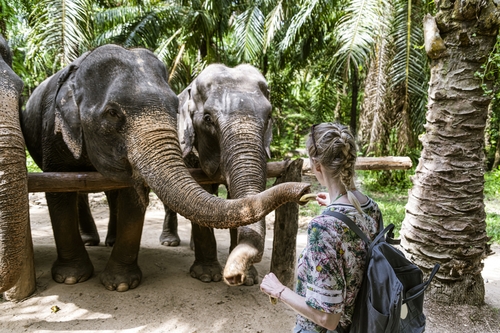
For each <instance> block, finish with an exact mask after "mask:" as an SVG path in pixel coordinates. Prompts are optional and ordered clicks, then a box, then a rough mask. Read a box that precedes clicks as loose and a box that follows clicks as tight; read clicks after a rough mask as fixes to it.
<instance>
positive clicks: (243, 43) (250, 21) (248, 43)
mask: <svg viewBox="0 0 500 333" xmlns="http://www.w3.org/2000/svg"><path fill="white" fill-rule="evenodd" d="M264 22H265V17H264V15H263V13H262V12H261V11H260V9H259V8H258V7H257V6H253V7H250V8H248V9H247V10H246V11H244V12H243V13H241V14H240V15H238V16H237V17H236V20H235V23H234V33H235V38H236V50H237V54H236V56H237V58H238V59H240V60H241V61H244V62H252V60H255V59H257V58H258V57H259V55H260V54H261V52H262V50H263V47H264Z"/></svg>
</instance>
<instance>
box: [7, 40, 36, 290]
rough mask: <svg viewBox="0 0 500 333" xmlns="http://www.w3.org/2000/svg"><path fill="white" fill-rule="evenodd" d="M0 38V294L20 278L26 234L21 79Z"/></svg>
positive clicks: (26, 198)
mask: <svg viewBox="0 0 500 333" xmlns="http://www.w3.org/2000/svg"><path fill="white" fill-rule="evenodd" d="M11 66H12V54H11V51H10V48H9V46H8V44H7V42H6V41H5V39H4V38H3V37H2V36H1V35H0V293H3V292H4V291H6V290H8V289H10V288H12V287H13V286H14V285H15V283H16V282H17V281H18V280H19V278H20V276H21V273H22V271H21V269H22V267H21V264H22V262H23V259H24V258H23V255H24V254H25V249H26V247H27V246H28V244H27V241H28V240H27V237H26V235H27V233H28V232H29V229H28V228H29V203H28V187H27V184H28V183H27V173H26V153H25V150H24V139H23V136H22V132H21V126H20V123H19V108H20V105H21V103H20V96H21V92H22V89H23V82H22V80H21V79H20V78H19V77H18V76H17V75H16V74H15V73H14V72H13V71H12V68H11Z"/></svg>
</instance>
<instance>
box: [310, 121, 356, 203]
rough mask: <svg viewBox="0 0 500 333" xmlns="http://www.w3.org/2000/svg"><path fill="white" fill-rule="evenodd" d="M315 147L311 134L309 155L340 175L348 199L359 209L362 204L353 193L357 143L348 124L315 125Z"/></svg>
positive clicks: (334, 176) (335, 175)
mask: <svg viewBox="0 0 500 333" xmlns="http://www.w3.org/2000/svg"><path fill="white" fill-rule="evenodd" d="M314 139H315V140H314V141H315V142H316V147H314V144H313V140H312V138H311V136H309V138H308V139H307V142H306V146H307V150H308V152H309V156H311V158H313V160H315V161H317V162H319V163H320V164H321V165H322V166H323V167H325V168H326V169H327V170H328V171H330V175H331V177H333V178H336V177H339V179H340V182H341V183H342V185H344V187H345V191H346V194H347V199H348V200H349V202H350V203H351V204H352V205H353V206H354V207H355V208H356V210H358V211H359V212H362V210H361V204H360V203H359V201H358V199H357V198H356V196H355V195H354V193H352V186H351V184H352V183H353V178H354V173H355V172H354V166H355V164H356V143H355V141H354V137H353V136H352V134H351V132H350V131H349V128H348V127H347V126H344V125H341V124H337V123H323V124H319V125H317V126H315V130H314Z"/></svg>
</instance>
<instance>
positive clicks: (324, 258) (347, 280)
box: [296, 198, 381, 332]
mask: <svg viewBox="0 0 500 333" xmlns="http://www.w3.org/2000/svg"><path fill="white" fill-rule="evenodd" d="M361 208H362V210H363V212H364V214H360V213H359V212H358V211H357V210H356V208H354V206H352V205H347V204H331V205H330V206H328V207H327V208H326V209H329V210H332V211H338V212H340V213H343V214H345V215H347V216H348V217H349V218H350V219H351V220H353V221H354V222H355V223H356V224H357V225H358V226H359V228H360V229H361V230H362V231H363V232H364V233H365V234H366V235H367V236H368V237H369V238H370V239H372V240H373V239H374V238H375V234H376V233H377V231H378V223H379V221H380V216H381V214H380V210H379V208H378V205H377V204H376V203H375V201H373V200H372V199H370V198H368V201H367V202H366V203H364V204H363V205H361ZM307 234H308V236H307V245H306V247H305V248H304V250H303V251H302V253H301V255H300V256H299V258H298V263H297V285H296V292H297V293H298V294H299V295H301V296H303V297H305V298H306V303H307V305H309V306H310V307H312V308H314V309H317V310H320V311H323V312H326V313H342V315H341V318H340V325H341V326H342V327H343V328H346V327H347V326H349V325H350V324H351V317H352V314H353V311H354V300H355V299H356V295H357V293H358V291H359V288H360V287H361V280H362V279H363V272H364V269H365V257H366V252H367V249H366V245H365V242H364V241H362V240H361V238H359V237H358V235H356V233H355V232H354V231H351V229H349V227H348V226H347V225H346V224H344V222H342V221H341V220H339V219H337V218H335V217H333V216H330V215H319V216H316V217H315V218H313V219H312V220H311V222H309V226H308V230H307ZM297 325H299V326H300V327H301V328H303V329H305V330H307V331H311V332H326V329H325V328H323V327H321V326H319V325H316V324H315V323H314V322H312V321H310V320H309V319H307V318H305V317H303V316H301V315H297Z"/></svg>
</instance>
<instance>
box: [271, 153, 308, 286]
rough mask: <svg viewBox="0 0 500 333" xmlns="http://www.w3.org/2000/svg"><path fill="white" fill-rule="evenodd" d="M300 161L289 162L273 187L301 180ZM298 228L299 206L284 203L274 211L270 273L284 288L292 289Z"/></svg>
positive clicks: (301, 161) (301, 162)
mask: <svg viewBox="0 0 500 333" xmlns="http://www.w3.org/2000/svg"><path fill="white" fill-rule="evenodd" d="M303 162H304V161H303V160H302V159H297V160H295V161H293V162H291V163H290V164H289V165H288V167H287V168H286V169H285V171H284V173H283V174H282V175H281V176H278V177H277V178H276V182H275V183H274V184H275V185H277V184H281V183H285V182H300V181H301V180H302V164H303ZM298 228H299V205H298V204H296V203H293V202H289V203H286V204H284V205H282V206H281V207H279V208H278V209H276V211H275V218H274V237H273V252H272V255H271V268H270V270H271V272H273V273H274V274H275V275H276V276H277V277H278V279H279V280H280V281H281V283H283V284H284V285H285V286H287V287H289V288H293V284H294V275H295V248H296V246H297V245H296V243H297V231H298Z"/></svg>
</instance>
